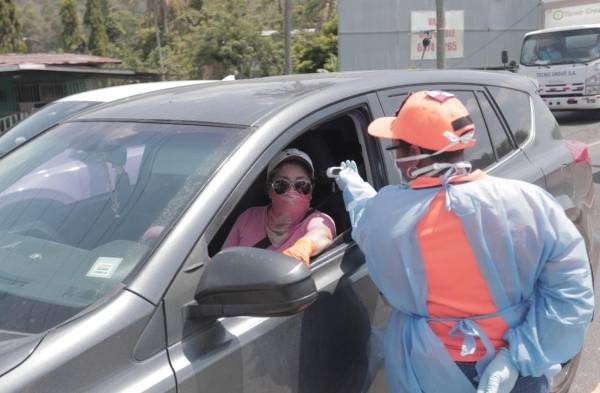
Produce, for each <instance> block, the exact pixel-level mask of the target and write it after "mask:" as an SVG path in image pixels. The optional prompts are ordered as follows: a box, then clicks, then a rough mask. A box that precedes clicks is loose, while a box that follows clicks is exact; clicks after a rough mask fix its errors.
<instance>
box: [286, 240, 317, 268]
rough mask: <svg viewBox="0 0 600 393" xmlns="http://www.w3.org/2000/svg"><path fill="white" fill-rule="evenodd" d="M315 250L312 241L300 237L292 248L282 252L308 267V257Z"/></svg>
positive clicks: (315, 246) (315, 247)
mask: <svg viewBox="0 0 600 393" xmlns="http://www.w3.org/2000/svg"><path fill="white" fill-rule="evenodd" d="M316 250H317V245H316V244H315V242H314V241H312V240H311V239H309V238H307V237H301V238H300V239H298V240H296V242H295V243H294V245H293V246H291V247H290V248H288V249H286V250H284V251H283V253H284V254H285V255H287V256H289V257H292V258H296V259H298V260H299V261H302V262H304V264H305V265H306V266H308V265H310V256H311V255H312V254H313V253H314V252H315V251H316Z"/></svg>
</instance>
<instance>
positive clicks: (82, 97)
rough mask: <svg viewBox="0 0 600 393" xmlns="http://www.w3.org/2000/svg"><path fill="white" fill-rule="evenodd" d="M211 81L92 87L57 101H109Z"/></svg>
mask: <svg viewBox="0 0 600 393" xmlns="http://www.w3.org/2000/svg"><path fill="white" fill-rule="evenodd" d="M207 82H212V81H205V80H189V81H163V82H146V83H132V84H128V85H119V86H112V87H104V88H102V89H94V90H88V91H84V92H82V93H77V94H72V95H70V96H67V97H63V98H61V99H59V100H57V102H65V101H95V102H111V101H116V100H120V99H121V98H126V97H131V96H133V95H137V94H143V93H149V92H152V91H156V90H164V89H170V88H173V87H181V86H189V85H197V84H200V83H207Z"/></svg>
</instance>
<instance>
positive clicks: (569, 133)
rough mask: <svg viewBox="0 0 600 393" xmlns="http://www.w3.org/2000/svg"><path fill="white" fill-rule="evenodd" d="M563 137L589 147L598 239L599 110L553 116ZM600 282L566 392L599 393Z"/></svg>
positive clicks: (599, 231) (599, 201)
mask: <svg viewBox="0 0 600 393" xmlns="http://www.w3.org/2000/svg"><path fill="white" fill-rule="evenodd" d="M555 115H556V118H557V120H558V122H559V124H560V126H561V131H562V134H563V137H564V138H566V139H573V140H578V141H580V142H584V143H586V144H587V145H588V150H589V153H590V156H591V158H592V169H593V176H594V189H595V194H596V199H595V202H594V220H593V225H594V237H596V238H597V239H600V110H599V111H597V112H596V113H589V112H588V113H586V112H562V113H556V114H555ZM599 282H600V280H599V279H598V278H596V318H595V320H594V322H592V326H591V328H590V330H589V332H588V336H587V338H586V340H585V343H584V347H583V355H582V358H581V363H580V364H579V370H578V371H577V375H576V377H575V381H574V383H573V385H572V386H571V390H570V391H569V393H600V370H599V368H598V367H599V366H600V317H599V316H600V283H599Z"/></svg>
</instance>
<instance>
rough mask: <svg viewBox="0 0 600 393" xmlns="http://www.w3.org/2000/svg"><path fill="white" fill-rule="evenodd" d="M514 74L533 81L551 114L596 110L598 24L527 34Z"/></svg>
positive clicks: (599, 106) (599, 92) (599, 98)
mask: <svg viewBox="0 0 600 393" xmlns="http://www.w3.org/2000/svg"><path fill="white" fill-rule="evenodd" d="M518 72H519V73H521V74H524V75H527V76H529V77H531V78H533V79H535V80H537V82H538V85H539V93H540V95H541V96H542V98H543V99H544V101H545V102H546V104H547V105H548V107H549V108H550V109H551V110H579V109H596V110H600V24H595V25H579V26H568V27H555V28H549V29H544V30H537V31H532V32H530V33H527V34H526V35H525V37H524V38H523V46H522V48H521V59H520V65H519V71H518Z"/></svg>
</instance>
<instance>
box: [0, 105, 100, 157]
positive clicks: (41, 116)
mask: <svg viewBox="0 0 600 393" xmlns="http://www.w3.org/2000/svg"><path fill="white" fill-rule="evenodd" d="M97 104H100V102H97V101H58V102H53V103H51V104H48V105H46V106H45V107H43V108H42V109H40V110H39V111H37V112H35V113H34V114H33V115H31V116H29V117H27V118H26V119H25V120H23V121H21V122H20V123H18V124H17V125H15V126H14V127H13V128H11V129H10V130H8V131H7V132H5V133H4V134H2V136H1V137H0V157H2V156H3V155H5V154H7V153H9V152H11V151H12V150H13V149H14V148H15V147H17V146H19V145H20V144H21V143H23V142H25V141H27V140H29V139H31V138H33V137H35V136H36V135H38V134H39V133H40V132H43V131H45V130H47V129H48V128H49V127H51V126H53V125H55V124H57V123H59V122H60V121H61V120H64V119H66V118H67V117H69V116H71V115H72V114H74V113H77V112H81V111H82V110H84V109H86V108H89V107H91V106H93V105H97Z"/></svg>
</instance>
